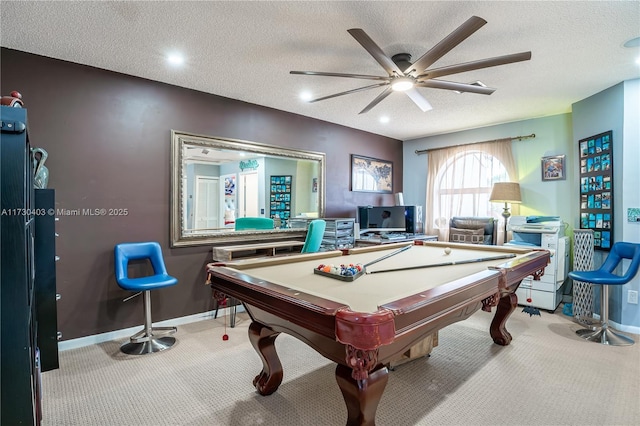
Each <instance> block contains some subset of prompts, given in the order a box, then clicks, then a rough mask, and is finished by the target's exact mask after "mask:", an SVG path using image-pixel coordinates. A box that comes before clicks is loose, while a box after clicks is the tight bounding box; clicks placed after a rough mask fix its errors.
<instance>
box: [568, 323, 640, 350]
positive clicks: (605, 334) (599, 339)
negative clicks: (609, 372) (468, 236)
mask: <svg viewBox="0 0 640 426" xmlns="http://www.w3.org/2000/svg"><path fill="white" fill-rule="evenodd" d="M576 334H577V335H578V336H580V337H582V338H583V339H585V340H589V341H591V342H596V343H601V344H603V345H611V346H631V345H633V344H634V343H635V341H634V340H633V339H631V338H629V337H627V336H623V335H622V334H618V333H616V332H614V331H613V330H611V329H610V328H608V327H605V328H598V329H597V330H595V331H594V330H590V329H587V328H585V329H582V330H578V331H576Z"/></svg>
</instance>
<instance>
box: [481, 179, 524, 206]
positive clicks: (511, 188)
mask: <svg viewBox="0 0 640 426" xmlns="http://www.w3.org/2000/svg"><path fill="white" fill-rule="evenodd" d="M489 201H491V202H495V203H512V204H518V203H521V202H522V197H521V196H520V184H519V183H517V182H496V183H494V184H493V189H492V190H491V196H489Z"/></svg>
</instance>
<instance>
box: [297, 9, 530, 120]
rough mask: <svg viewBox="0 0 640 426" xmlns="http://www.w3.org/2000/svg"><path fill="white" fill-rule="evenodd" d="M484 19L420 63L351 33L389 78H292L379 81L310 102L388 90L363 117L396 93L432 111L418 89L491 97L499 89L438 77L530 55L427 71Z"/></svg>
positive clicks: (437, 47) (438, 46) (466, 25)
mask: <svg viewBox="0 0 640 426" xmlns="http://www.w3.org/2000/svg"><path fill="white" fill-rule="evenodd" d="M486 23H487V21H485V20H484V19H482V18H479V17H477V16H472V17H471V18H469V19H468V20H467V21H466V22H465V23H463V24H462V25H460V26H459V27H458V28H457V29H456V30H454V31H453V32H452V33H451V34H449V35H448V36H447V37H445V38H444V39H443V40H442V41H440V43H438V44H436V45H435V46H434V47H433V48H431V49H430V50H429V51H428V52H427V53H425V54H424V55H422V56H421V57H420V58H419V59H418V60H417V61H415V62H413V63H411V62H410V61H411V55H410V54H408V53H399V54H397V55H393V56H392V57H391V58H389V57H388V56H387V55H386V54H385V53H384V52H383V51H382V49H381V48H380V47H379V46H378V45H377V44H376V43H375V42H374V41H373V40H372V39H371V38H370V37H369V36H368V35H367V34H366V33H365V32H364V30H362V29H360V28H353V29H350V30H348V32H349V34H351V35H352V36H353V38H355V39H356V41H358V43H360V44H361V45H362V47H364V48H365V49H366V50H367V52H369V54H370V55H371V56H373V58H374V59H375V60H376V61H377V62H378V63H379V64H380V65H382V68H384V70H385V71H386V72H387V74H388V76H385V77H382V76H375V75H362V74H343V73H335V72H319V71H290V74H303V75H320V76H327V77H347V78H357V79H364V80H377V81H378V83H376V84H371V85H369V86H364V87H359V88H357V89H352V90H347V91H346V92H340V93H335V94H333V95H329V96H323V97H321V98H316V99H312V100H310V101H309V102H318V101H323V100H325V99H331V98H335V97H337V96H342V95H348V94H350V93H356V92H361V91H363V90H369V89H375V88H376V87H385V89H384V91H383V92H382V93H380V94H379V95H378V96H377V97H376V98H375V99H374V100H373V101H371V102H370V103H369V105H367V106H366V107H365V108H364V109H363V110H362V111H360V114H364V113H366V112H368V111H370V110H371V109H372V108H373V107H375V106H376V105H378V104H379V103H380V102H381V101H382V100H383V99H384V98H386V97H387V96H389V95H390V94H391V93H392V92H394V91H400V92H404V93H406V95H407V96H409V98H410V99H411V100H412V101H413V102H414V103H415V104H416V105H417V106H418V107H419V108H420V109H421V110H422V111H423V112H425V111H429V110H430V109H432V107H431V104H429V101H427V100H426V99H425V98H424V96H422V94H421V93H420V92H418V90H417V89H416V88H417V87H430V88H433V89H445V90H455V91H457V92H470V93H478V94H481V95H490V94H492V93H493V92H494V91H495V90H496V89H493V88H491V87H485V86H484V85H483V84H481V83H479V82H478V83H468V84H467V83H456V82H453V81H447V80H438V79H436V77H442V76H446V75H451V74H457V73H461V72H466V71H472V70H477V69H482V68H489V67H495V66H498V65H505V64H510V63H514V62H521V61H528V60H529V59H531V52H521V53H514V54H511V55H504V56H496V57H494V58H487V59H480V60H477V61H471V62H465V63H461V64H457V65H449V66H445V67H441V68H434V69H431V70H429V69H428V68H429V67H430V66H431V65H433V64H434V63H435V62H436V61H437V60H438V59H440V58H441V57H443V56H444V55H445V54H446V53H447V52H449V51H450V50H452V49H453V48H454V47H456V46H457V45H458V44H460V43H462V42H463V41H464V40H465V39H466V38H467V37H469V36H470V35H471V34H473V33H474V32H476V31H477V30H478V29H480V27H482V26H483V25H484V24H486Z"/></svg>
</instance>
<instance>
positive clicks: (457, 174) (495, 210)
mask: <svg viewBox="0 0 640 426" xmlns="http://www.w3.org/2000/svg"><path fill="white" fill-rule="evenodd" d="M428 155H429V157H428V173H427V200H426V213H427V216H426V222H425V225H426V231H427V232H428V233H429V234H434V235H438V236H439V238H440V239H441V240H444V239H445V238H446V234H447V230H448V226H449V219H451V218H452V217H454V216H484V217H495V218H497V219H499V220H501V219H502V216H501V212H502V207H503V205H500V204H496V203H491V202H489V196H490V194H491V189H492V187H493V184H494V183H496V182H508V181H511V182H517V181H518V179H517V171H516V166H515V161H514V159H513V154H512V151H511V139H504V140H501V141H497V142H483V143H477V144H471V145H459V146H452V147H448V148H441V149H435V150H430V151H429V152H428ZM498 229H500V228H498ZM498 233H499V237H498V238H500V237H501V236H502V235H501V233H500V232H498Z"/></svg>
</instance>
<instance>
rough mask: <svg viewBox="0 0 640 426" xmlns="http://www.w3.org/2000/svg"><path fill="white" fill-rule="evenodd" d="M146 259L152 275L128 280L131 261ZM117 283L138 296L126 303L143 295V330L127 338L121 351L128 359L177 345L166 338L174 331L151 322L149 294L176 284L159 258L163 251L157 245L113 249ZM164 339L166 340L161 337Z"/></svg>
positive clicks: (173, 339) (126, 244)
mask: <svg viewBox="0 0 640 426" xmlns="http://www.w3.org/2000/svg"><path fill="white" fill-rule="evenodd" d="M145 259H148V260H149V261H150V262H151V266H152V267H153V275H149V276H146V277H140V278H129V275H128V265H129V261H131V260H145ZM115 266H116V281H117V282H118V285H119V286H120V287H122V288H123V289H125V290H129V291H135V292H137V293H136V294H134V295H133V296H130V297H127V298H126V299H124V301H125V302H126V301H127V300H129V299H131V298H133V297H135V296H138V295H139V294H143V296H144V328H143V329H142V330H141V331H139V332H138V333H136V334H134V335H133V336H131V338H130V342H129V343H125V344H124V345H122V346H121V347H120V350H121V351H122V352H124V353H126V354H129V355H145V354H149V353H154V352H159V351H163V350H165V349H168V348H170V347H171V346H173V344H174V343H175V342H176V339H175V337H168V336H166V335H167V334H173V333H175V332H176V330H177V329H176V327H153V326H152V322H151V290H157V289H159V288H164V287H169V286H172V285H175V284H177V283H178V280H177V279H176V278H174V277H172V276H170V275H168V274H167V268H166V267H165V264H164V259H163V258H162V249H161V248H160V244H158V243H156V242H142V243H122V244H118V245H116V247H115ZM160 336H165V337H160Z"/></svg>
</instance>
